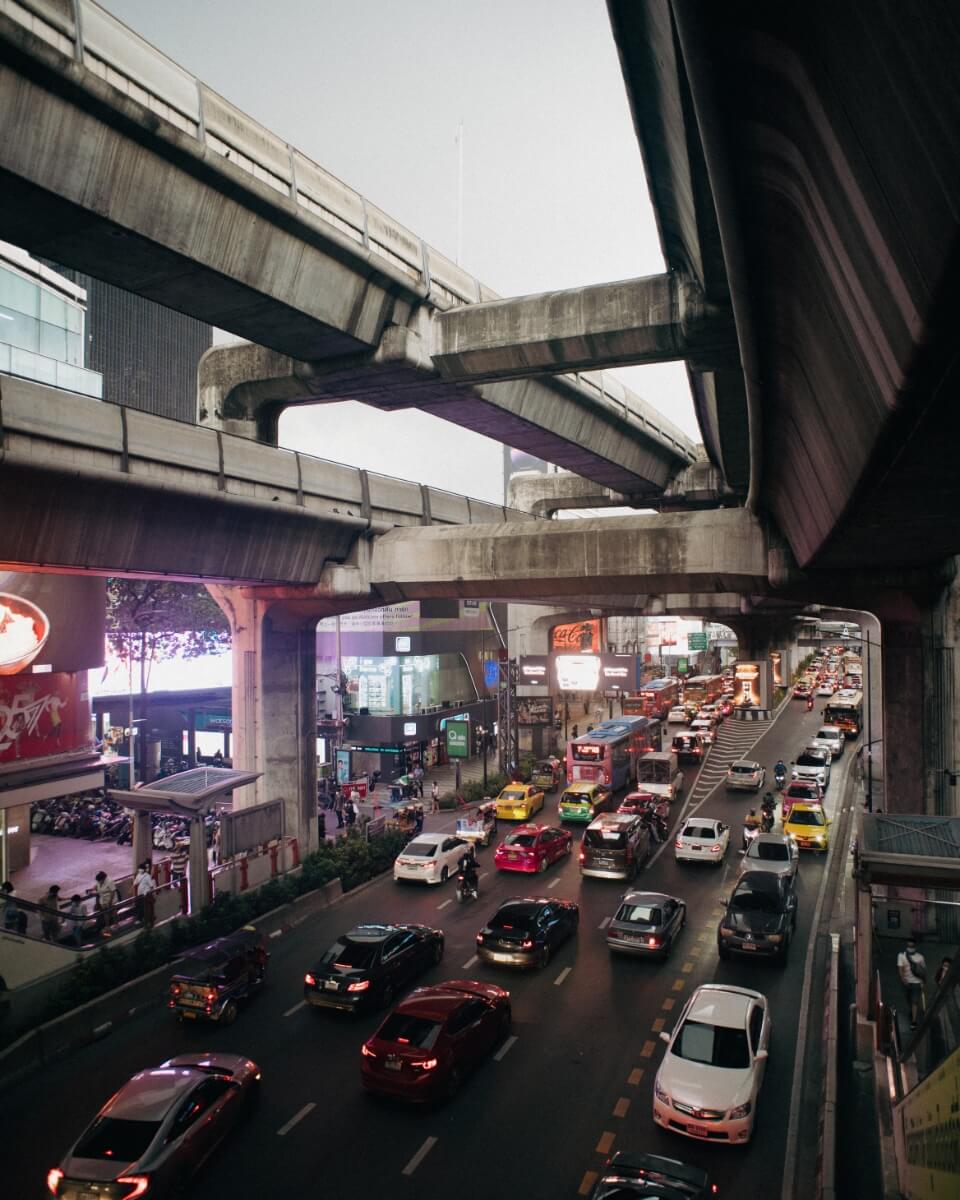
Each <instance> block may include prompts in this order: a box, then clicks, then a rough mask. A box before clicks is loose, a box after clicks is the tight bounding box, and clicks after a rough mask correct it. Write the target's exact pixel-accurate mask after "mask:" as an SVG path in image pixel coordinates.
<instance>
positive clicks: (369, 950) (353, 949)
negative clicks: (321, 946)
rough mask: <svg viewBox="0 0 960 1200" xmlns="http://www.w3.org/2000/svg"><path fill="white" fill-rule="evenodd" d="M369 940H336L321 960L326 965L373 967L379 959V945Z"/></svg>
mask: <svg viewBox="0 0 960 1200" xmlns="http://www.w3.org/2000/svg"><path fill="white" fill-rule="evenodd" d="M378 945H379V943H376V944H375V945H372V944H370V943H369V942H366V943H365V942H348V941H345V940H342V941H339V942H334V944H333V945H332V946H331V947H330V949H329V950H328V951H327V952H326V954H325V955H324V956H323V958H321V959H320V962H321V963H322V964H323V965H324V966H325V967H330V966H334V967H347V968H357V967H372V966H373V964H374V963H375V962H376V961H377V946H378Z"/></svg>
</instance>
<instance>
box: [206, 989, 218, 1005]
mask: <svg viewBox="0 0 960 1200" xmlns="http://www.w3.org/2000/svg"><path fill="white" fill-rule="evenodd" d="M203 998H204V1000H206V1002H207V1003H208V1004H212V1003H213V1002H214V1000H216V998H217V989H216V988H211V987H208V988H204V989H203Z"/></svg>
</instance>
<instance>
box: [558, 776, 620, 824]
mask: <svg viewBox="0 0 960 1200" xmlns="http://www.w3.org/2000/svg"><path fill="white" fill-rule="evenodd" d="M612 807H613V791H612V789H611V788H608V787H607V786H606V785H605V784H603V783H593V782H592V781H591V780H589V779H578V780H576V781H575V782H574V783H571V784H570V785H569V786H568V787H567V789H566V791H564V792H563V793H561V796H560V820H561V821H582V822H583V823H584V824H585V825H589V824H590V822H591V821H592V820H593V818H594V817H595V816H596V814H597V813H600V812H606V811H607V809H610V808H612Z"/></svg>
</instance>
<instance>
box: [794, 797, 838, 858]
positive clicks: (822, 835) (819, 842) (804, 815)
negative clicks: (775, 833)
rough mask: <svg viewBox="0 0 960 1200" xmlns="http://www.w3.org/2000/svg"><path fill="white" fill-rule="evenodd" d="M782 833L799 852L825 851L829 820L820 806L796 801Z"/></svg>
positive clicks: (828, 838)
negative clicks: (793, 842)
mask: <svg viewBox="0 0 960 1200" xmlns="http://www.w3.org/2000/svg"><path fill="white" fill-rule="evenodd" d="M783 832H784V833H785V834H787V836H788V837H792V838H793V840H794V841H795V842H796V843H797V846H798V847H799V848H800V849H801V850H820V851H825V850H826V849H827V847H828V846H829V845H830V819H829V817H828V816H827V814H826V813H825V812H824V811H823V805H822V804H815V803H813V802H812V801H811V802H810V803H804V802H802V801H798V803H796V804H794V805H792V806H791V808H790V815H789V816H788V817H787V819H786V821H784V823H783Z"/></svg>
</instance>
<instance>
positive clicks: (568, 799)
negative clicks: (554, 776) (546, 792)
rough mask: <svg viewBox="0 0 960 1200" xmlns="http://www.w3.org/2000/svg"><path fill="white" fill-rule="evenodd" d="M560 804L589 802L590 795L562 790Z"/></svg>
mask: <svg viewBox="0 0 960 1200" xmlns="http://www.w3.org/2000/svg"><path fill="white" fill-rule="evenodd" d="M560 803H561V804H589V803H590V797H589V796H587V795H585V794H584V793H583V792H564V793H563V795H562V796H561V797H560Z"/></svg>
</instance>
